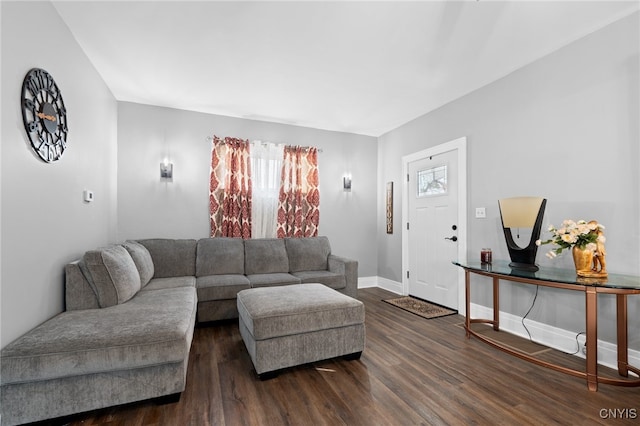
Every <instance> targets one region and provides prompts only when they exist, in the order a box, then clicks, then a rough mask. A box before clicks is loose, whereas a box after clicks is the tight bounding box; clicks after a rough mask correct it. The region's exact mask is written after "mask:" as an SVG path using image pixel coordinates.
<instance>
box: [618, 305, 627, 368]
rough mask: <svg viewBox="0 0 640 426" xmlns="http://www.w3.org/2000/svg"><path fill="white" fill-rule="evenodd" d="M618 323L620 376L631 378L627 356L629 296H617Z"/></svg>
mask: <svg viewBox="0 0 640 426" xmlns="http://www.w3.org/2000/svg"><path fill="white" fill-rule="evenodd" d="M616 323H617V327H618V374H620V375H621V376H622V377H629V368H628V367H629V359H628V358H627V357H628V354H627V347H628V342H627V295H626V294H617V295H616Z"/></svg>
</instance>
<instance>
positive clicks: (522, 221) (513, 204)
mask: <svg viewBox="0 0 640 426" xmlns="http://www.w3.org/2000/svg"><path fill="white" fill-rule="evenodd" d="M543 201H544V198H542V197H513V198H504V199H502V200H498V203H499V204H500V213H501V214H502V226H504V227H505V228H533V227H534V225H535V224H536V219H537V218H538V212H539V211H540V207H541V206H542V202H543Z"/></svg>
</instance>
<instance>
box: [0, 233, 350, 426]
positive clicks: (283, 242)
mask: <svg viewBox="0 0 640 426" xmlns="http://www.w3.org/2000/svg"><path fill="white" fill-rule="evenodd" d="M357 279H358V263H357V261H354V260H350V259H345V258H342V257H338V256H335V255H333V254H331V248H330V245H329V241H328V239H327V238H326V237H316V238H299V239H293V238H292V239H255V240H244V241H243V240H241V239H231V238H206V239H201V240H193V239H145V240H137V241H127V242H124V243H122V244H116V245H112V246H109V247H104V248H99V249H96V250H91V251H88V252H86V253H85V254H84V256H83V257H82V259H80V260H78V261H76V262H73V263H70V264H68V265H66V267H65V296H66V311H65V312H62V313H60V314H59V315H57V316H55V317H54V318H52V319H50V320H48V321H46V322H44V323H43V324H41V325H40V326H38V327H36V328H34V329H33V330H31V331H30V332H28V333H26V334H25V335H23V336H22V337H20V338H18V339H16V340H15V341H14V342H12V343H10V344H9V345H7V346H6V347H5V348H4V349H3V350H2V352H1V354H0V358H1V359H0V368H1V370H0V409H1V410H2V411H1V414H2V417H1V419H2V425H14V424H20V423H25V422H33V421H38V420H42V419H48V418H54V417H60V416H66V415H70V414H74V413H79V412H83V411H89V410H93V409H98V408H103V407H108V406H112V405H119V404H124V403H128V402H133V401H140V400H145V399H151V398H157V397H161V396H167V395H178V396H179V394H180V392H182V391H183V390H184V388H185V384H186V374H187V366H188V360H189V350H190V346H191V340H192V338H193V330H194V326H195V323H196V319H197V321H198V322H209V321H216V320H222V319H230V318H237V317H238V310H237V303H236V294H237V293H238V292H239V291H241V290H244V289H248V288H252V287H264V286H280V285H289V284H301V283H312V282H315V283H322V284H325V285H327V286H328V287H331V288H334V289H336V290H338V291H340V292H342V293H344V294H347V295H349V296H352V297H355V296H356V293H357Z"/></svg>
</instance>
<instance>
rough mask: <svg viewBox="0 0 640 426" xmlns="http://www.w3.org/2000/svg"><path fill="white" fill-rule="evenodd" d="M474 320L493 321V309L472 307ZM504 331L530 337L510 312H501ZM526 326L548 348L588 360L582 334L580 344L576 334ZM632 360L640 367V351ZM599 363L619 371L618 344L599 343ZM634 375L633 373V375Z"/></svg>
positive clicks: (535, 324) (536, 324) (531, 323)
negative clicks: (583, 350)
mask: <svg viewBox="0 0 640 426" xmlns="http://www.w3.org/2000/svg"><path fill="white" fill-rule="evenodd" d="M471 317H472V318H487V319H491V318H493V310H492V309H491V308H488V307H486V306H482V305H476V304H473V303H472V304H471ZM499 318H500V329H501V330H504V331H508V332H509V333H512V334H515V335H517V336H520V337H523V338H525V339H528V338H529V335H528V334H527V331H526V330H525V328H524V327H523V325H522V318H521V317H518V316H516V315H513V314H509V313H507V312H502V311H500V317H499ZM525 325H526V326H527V329H528V330H529V333H531V339H532V340H533V341H534V342H536V343H540V344H542V345H545V346H549V347H551V348H554V349H557V350H559V351H562V352H566V353H570V354H573V355H575V356H578V357H580V358H585V356H584V354H583V353H582V347H583V346H584V343H585V340H586V336H585V335H584V334H581V335H580V336H578V342H577V343H576V334H577V333H574V332H572V331H568V330H564V329H561V328H557V327H553V326H550V325H547V324H544V323H541V322H537V321H533V320H530V319H526V320H525ZM628 358H629V364H630V365H634V366H635V365H640V351H636V350H629V351H628ZM598 364H600V365H603V366H605V367H609V368H613V369H614V370H617V369H618V354H617V347H616V345H615V343H611V342H605V341H603V340H598ZM630 374H633V373H630Z"/></svg>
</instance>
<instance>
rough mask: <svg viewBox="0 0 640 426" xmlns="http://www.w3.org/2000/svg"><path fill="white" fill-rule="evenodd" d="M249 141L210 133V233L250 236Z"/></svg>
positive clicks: (217, 235)
mask: <svg viewBox="0 0 640 426" xmlns="http://www.w3.org/2000/svg"><path fill="white" fill-rule="evenodd" d="M249 146H250V144H249V141H248V140H242V139H236V138H228V137H227V138H224V139H220V138H218V137H217V136H214V137H213V148H212V150H211V173H210V178H209V218H210V223H211V237H236V238H243V239H249V238H251V163H250V161H251V160H250V157H249V149H250V148H249Z"/></svg>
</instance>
